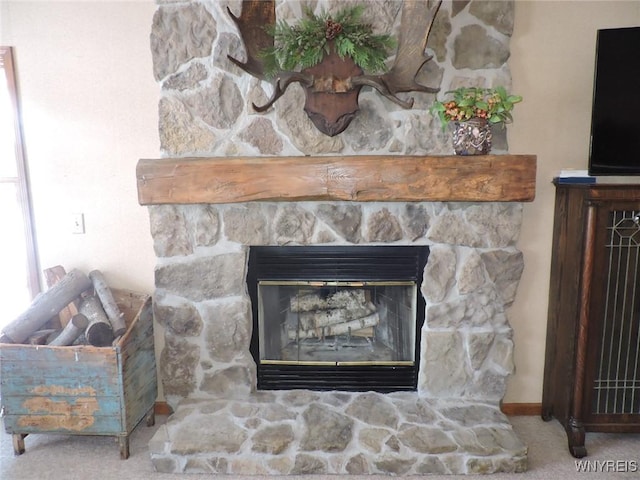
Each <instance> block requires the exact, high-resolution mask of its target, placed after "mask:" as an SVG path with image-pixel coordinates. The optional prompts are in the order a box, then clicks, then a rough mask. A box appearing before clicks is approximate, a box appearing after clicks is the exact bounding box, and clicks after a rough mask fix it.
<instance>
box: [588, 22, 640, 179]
mask: <svg viewBox="0 0 640 480" xmlns="http://www.w3.org/2000/svg"><path fill="white" fill-rule="evenodd" d="M589 174H590V175H640V27H629V28H611V29H602V30H598V34H597V40H596V62H595V79H594V87H593V108H592V112H591V145H590V151H589Z"/></svg>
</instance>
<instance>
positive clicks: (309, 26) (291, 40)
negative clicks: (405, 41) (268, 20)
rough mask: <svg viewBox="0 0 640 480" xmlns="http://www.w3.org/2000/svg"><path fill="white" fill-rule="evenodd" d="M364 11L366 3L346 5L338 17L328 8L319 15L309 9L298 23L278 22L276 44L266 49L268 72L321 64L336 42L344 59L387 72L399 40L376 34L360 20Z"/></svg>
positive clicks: (273, 31) (265, 59) (372, 70)
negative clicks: (389, 57) (350, 59)
mask: <svg viewBox="0 0 640 480" xmlns="http://www.w3.org/2000/svg"><path fill="white" fill-rule="evenodd" d="M363 12H364V7H363V6H362V5H355V6H352V7H348V8H344V9H342V10H340V11H338V12H337V13H336V14H335V15H334V16H331V15H329V14H328V13H327V12H324V11H323V12H322V13H320V14H319V15H316V14H314V13H313V12H312V11H311V9H309V8H307V9H306V10H305V15H306V17H305V18H303V19H302V20H301V21H300V23H299V24H298V25H294V26H291V25H289V24H287V23H286V22H285V21H282V20H281V21H279V22H276V24H275V25H274V26H272V27H271V31H270V32H269V33H270V34H271V35H272V36H273V37H274V47H273V48H270V49H267V50H265V51H264V52H263V59H264V64H265V70H266V72H267V74H268V75H274V74H275V73H276V72H277V71H279V70H288V71H291V70H295V69H298V68H299V69H305V68H309V67H312V66H314V65H317V64H318V63H320V62H321V61H322V59H323V58H324V56H325V54H329V53H330V48H331V45H332V44H333V45H334V48H335V51H336V53H337V54H338V56H339V57H340V58H345V57H351V58H352V59H353V61H354V62H355V63H356V64H357V65H358V66H359V67H360V68H362V69H363V70H365V71H366V72H369V73H374V72H379V71H385V70H386V65H385V60H386V59H387V56H388V50H389V49H391V48H393V47H395V45H396V42H395V40H394V39H393V38H392V37H391V36H389V35H386V34H383V35H375V34H374V33H373V28H372V26H371V25H370V24H363V23H360V17H361V16H362V13H363Z"/></svg>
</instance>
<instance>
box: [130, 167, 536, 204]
mask: <svg viewBox="0 0 640 480" xmlns="http://www.w3.org/2000/svg"><path fill="white" fill-rule="evenodd" d="M136 175H137V182H138V200H139V202H140V204H141V205H157V204H191V203H241V202H251V201H354V202H371V201H387V202H393V201H402V202H425V201H433V202H436V201H443V202H453V201H457V202H530V201H533V199H534V197H535V182H536V156H535V155H482V156H393V155H385V156H372V155H367V156H346V157H338V156H332V157H328V156H327V157H323V156H320V157H303V156H298V157H208V158H203V157H191V158H163V159H142V160H140V161H139V162H138V166H137V169H136Z"/></svg>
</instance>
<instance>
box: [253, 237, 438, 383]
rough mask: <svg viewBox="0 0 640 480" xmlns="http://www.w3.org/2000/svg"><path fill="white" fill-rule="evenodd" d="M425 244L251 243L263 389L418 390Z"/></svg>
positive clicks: (257, 350)
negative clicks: (421, 289) (312, 244)
mask: <svg viewBox="0 0 640 480" xmlns="http://www.w3.org/2000/svg"><path fill="white" fill-rule="evenodd" d="M428 255H429V248H428V247H426V246H311V247H303V246H300V247H298V246H294V247H271V246H268V247H251V248H250V251H249V269H248V275H247V287H248V291H249V296H250V298H251V304H252V314H253V334H252V338H251V348H250V350H251V354H252V355H253V358H254V360H255V362H256V365H257V382H258V389H259V390H286V389H311V390H345V391H369V390H372V391H379V392H390V391H399V390H416V387H417V376H418V368H419V361H420V331H421V329H422V325H423V323H424V315H425V303H424V299H423V297H422V294H421V293H420V287H421V284H422V276H423V271H424V267H425V265H426V262H427V258H428Z"/></svg>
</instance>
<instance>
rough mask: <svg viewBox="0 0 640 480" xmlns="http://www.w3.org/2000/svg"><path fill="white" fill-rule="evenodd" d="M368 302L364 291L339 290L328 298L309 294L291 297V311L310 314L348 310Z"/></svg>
mask: <svg viewBox="0 0 640 480" xmlns="http://www.w3.org/2000/svg"><path fill="white" fill-rule="evenodd" d="M366 301H367V299H366V297H365V291H364V290H363V289H356V290H338V291H337V292H335V293H333V294H330V295H328V296H327V297H326V298H325V297H323V296H321V295H320V294H318V293H308V294H302V295H294V296H293V297H291V311H292V312H309V311H312V310H326V309H328V308H346V307H348V306H349V305H352V304H354V303H355V304H360V305H362V304H364V303H365V302H366Z"/></svg>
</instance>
